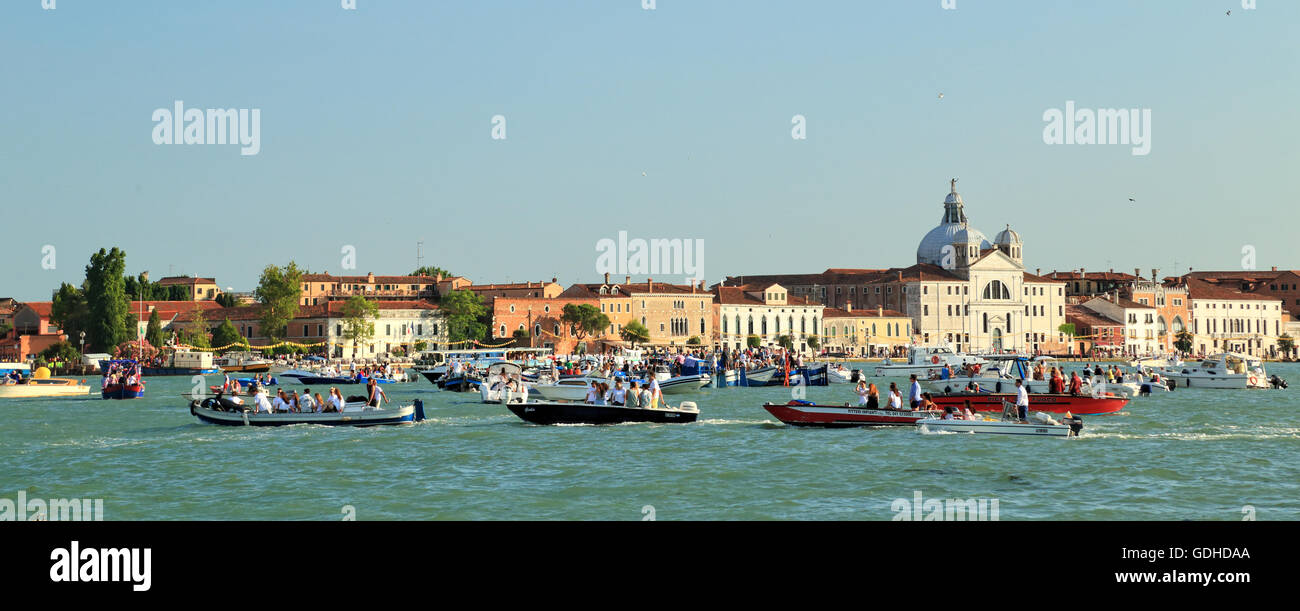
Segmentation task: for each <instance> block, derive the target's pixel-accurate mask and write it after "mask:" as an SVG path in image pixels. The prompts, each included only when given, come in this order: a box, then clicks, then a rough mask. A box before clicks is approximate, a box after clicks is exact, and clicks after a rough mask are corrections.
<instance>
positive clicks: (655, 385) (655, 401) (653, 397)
mask: <svg viewBox="0 0 1300 611" xmlns="http://www.w3.org/2000/svg"><path fill="white" fill-rule="evenodd" d="M648 394H649V395H650V401H649V405H648V406H647V407H649V408H650V409H658V408H659V405H660V404H661V403H663V402H664V393H663V391H662V390H659V378H653V377H652V378H650V390H649V392H648ZM664 407H668V406H667V405H666V404H665V405H664Z"/></svg>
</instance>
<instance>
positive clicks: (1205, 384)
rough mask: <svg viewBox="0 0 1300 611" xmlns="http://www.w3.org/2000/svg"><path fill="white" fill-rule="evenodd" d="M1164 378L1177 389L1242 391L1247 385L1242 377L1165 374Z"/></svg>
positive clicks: (1244, 377)
mask: <svg viewBox="0 0 1300 611" xmlns="http://www.w3.org/2000/svg"><path fill="white" fill-rule="evenodd" d="M1164 377H1167V378H1169V379H1170V380H1172V381H1173V382H1174V383H1175V384H1177V385H1178V387H1179V388H1215V389H1219V390H1244V389H1245V388H1246V387H1247V385H1248V383H1249V382H1248V380H1247V379H1246V376H1244V375H1226V376H1211V375H1203V376H1199V375H1181V374H1173V373H1166V374H1164Z"/></svg>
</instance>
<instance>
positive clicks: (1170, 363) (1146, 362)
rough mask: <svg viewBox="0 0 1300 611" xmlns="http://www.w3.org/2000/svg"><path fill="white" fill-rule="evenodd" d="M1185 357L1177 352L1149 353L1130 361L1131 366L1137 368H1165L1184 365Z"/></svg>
mask: <svg viewBox="0 0 1300 611" xmlns="http://www.w3.org/2000/svg"><path fill="white" fill-rule="evenodd" d="M1183 364H1184V363H1183V359H1181V358H1179V357H1178V355H1177V354H1175V353H1172V352H1171V353H1168V354H1163V355H1149V356H1142V357H1138V358H1135V359H1132V360H1130V361H1129V362H1128V366H1129V367H1133V368H1135V369H1142V368H1144V367H1146V368H1165V367H1182V366H1183Z"/></svg>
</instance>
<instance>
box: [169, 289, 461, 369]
mask: <svg viewBox="0 0 1300 611" xmlns="http://www.w3.org/2000/svg"><path fill="white" fill-rule="evenodd" d="M343 306H344V302H342V301H327V302H324V303H319V304H316V305H308V306H299V308H298V314H297V315H296V316H295V317H294V318H293V320H291V321H289V324H288V328H287V329H286V334H285V337H284V338H283V339H284V340H285V341H290V342H294V343H300V344H316V343H321V342H328V343H329V354H330V356H332V357H342V358H350V357H353V356H355V357H357V358H387V357H389V356H391V355H393V354H394V353H395V351H397V349H398V348H402V349H404V350H406V351H407V352H408V353H409V351H410V350H413V349H414V348H415V344H416V343H417V342H425V344H426V348H425V349H427V350H434V349H438V348H445V347H446V344H447V341H448V340H447V325H446V317H445V316H444V315H443V314H442V312H441V311H439V309H438V306H437V305H435V304H433V303H431V302H428V301H391V300H390V301H377V302H375V306H376V307H377V308H378V310H379V313H378V316H377V317H376V318H375V319H373V320H372V321H371V324H373V326H374V334H373V336H372V337H371V338H370V339H369V340H367V341H363V342H361V343H360V344H359V345H354V343H353V342H352V340H351V339H349V338H347V337H346V319H345V317H344V315H343ZM261 313H262V306H260V305H253V306H237V307H233V308H221V309H216V310H210V311H208V312H207V313H206V314H205V316H206V318H207V320H206V325H207V327H208V330H209V331H211V330H213V329H215V328H216V327H218V326H220V325H221V324H222V323H223V322H224V321H225V320H226V319H229V320H230V322H231V324H232V325H234V327H235V330H236V331H238V332H239V334H240V335H242V336H243V337H244V338H245V339H247V340H249V343H250V344H252V345H255V346H256V345H267V344H270V343H271V339H270V338H269V337H266V336H265V334H263V333H262V328H261V327H262V324H261V322H260V320H259V319H260V318H261ZM183 324H188V323H177V325H178V326H179V325H183Z"/></svg>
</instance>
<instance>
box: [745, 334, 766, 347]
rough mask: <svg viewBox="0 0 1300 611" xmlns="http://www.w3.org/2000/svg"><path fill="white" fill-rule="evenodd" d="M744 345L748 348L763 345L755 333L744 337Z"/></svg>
mask: <svg viewBox="0 0 1300 611" xmlns="http://www.w3.org/2000/svg"><path fill="white" fill-rule="evenodd" d="M745 345H747V346H749V347H750V348H757V347H759V346H762V345H763V340H762V338H760V337H759V336H757V335H750V336H749V337H746V338H745Z"/></svg>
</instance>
